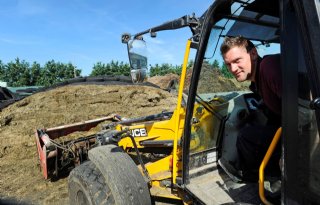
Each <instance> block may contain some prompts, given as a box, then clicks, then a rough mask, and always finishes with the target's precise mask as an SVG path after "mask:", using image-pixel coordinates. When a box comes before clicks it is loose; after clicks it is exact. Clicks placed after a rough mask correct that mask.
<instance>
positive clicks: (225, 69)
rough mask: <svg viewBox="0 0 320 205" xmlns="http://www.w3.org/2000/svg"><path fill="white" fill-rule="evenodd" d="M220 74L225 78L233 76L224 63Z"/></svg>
mask: <svg viewBox="0 0 320 205" xmlns="http://www.w3.org/2000/svg"><path fill="white" fill-rule="evenodd" d="M221 73H222V75H223V76H224V77H226V78H233V75H232V74H231V73H230V71H229V69H228V67H227V65H226V64H225V63H223V64H222V67H221Z"/></svg>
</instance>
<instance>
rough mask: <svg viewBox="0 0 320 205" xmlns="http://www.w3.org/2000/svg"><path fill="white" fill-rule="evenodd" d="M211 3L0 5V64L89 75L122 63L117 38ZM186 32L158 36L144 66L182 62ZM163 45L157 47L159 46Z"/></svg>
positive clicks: (27, 0) (74, 0)
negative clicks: (50, 65) (52, 64)
mask: <svg viewBox="0 0 320 205" xmlns="http://www.w3.org/2000/svg"><path fill="white" fill-rule="evenodd" d="M212 2H213V0H201V1H191V0H185V1H181V0H158V1H150V0H136V1H129V0H123V1H115V0H114V1H110V0H109V1H107V0H104V1H103V0H91V1H90V0H67V1H66V0H0V25H1V27H0V60H1V61H2V63H5V64H6V63H8V62H11V61H14V60H15V59H16V58H17V57H18V58H19V59H20V60H25V61H26V62H28V63H30V64H32V63H33V62H34V61H36V62H37V63H40V65H42V66H43V65H44V64H45V63H46V62H48V61H50V60H55V61H56V62H61V63H72V64H73V65H75V66H76V67H77V68H78V69H81V70H82V73H81V74H82V76H86V75H89V74H90V73H91V71H92V67H93V66H94V64H96V63H97V62H102V63H110V62H111V60H114V61H119V62H121V61H123V62H125V63H128V56H127V50H126V46H125V44H122V43H121V34H122V33H125V32H129V33H131V34H135V33H138V32H140V31H143V30H146V29H148V28H150V27H153V26H157V25H159V24H162V23H164V22H166V21H169V20H172V19H176V18H179V17H181V16H184V15H187V14H188V15H190V14H192V13H195V14H196V16H201V15H202V14H203V12H205V10H206V9H207V8H208V7H209V6H210V5H211V4H212ZM190 34H191V32H190V30H189V29H188V28H184V29H180V30H177V31H165V32H160V33H158V37H157V38H156V39H151V40H152V41H153V43H154V44H156V45H158V46H155V47H153V49H152V52H151V53H150V54H151V56H150V54H149V56H148V57H149V64H152V65H154V64H155V63H159V64H161V63H171V64H176V65H180V64H182V61H183V55H184V49H185V44H186V40H187V38H189V37H190ZM164 44H165V45H169V46H166V47H161V45H164Z"/></svg>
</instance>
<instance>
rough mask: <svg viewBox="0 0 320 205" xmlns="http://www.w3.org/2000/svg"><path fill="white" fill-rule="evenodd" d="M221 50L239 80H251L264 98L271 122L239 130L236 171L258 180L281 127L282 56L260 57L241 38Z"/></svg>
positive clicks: (230, 40) (227, 41)
mask: <svg viewBox="0 0 320 205" xmlns="http://www.w3.org/2000/svg"><path fill="white" fill-rule="evenodd" d="M220 51H221V54H222V57H223V59H224V62H225V64H226V66H227V67H228V69H229V71H230V72H231V73H232V74H233V76H234V77H235V78H236V79H237V81H238V82H243V81H251V85H250V89H251V90H252V91H253V92H254V93H256V94H258V95H259V96H260V97H261V98H262V100H263V102H264V105H265V108H264V111H265V114H266V116H267V117H268V123H267V124H266V125H259V124H255V122H249V123H248V124H247V125H246V126H245V127H244V128H242V129H241V130H240V132H239V135H238V139H237V143H236V145H237V150H238V155H239V159H240V164H239V167H237V169H240V170H242V173H243V177H244V178H245V179H246V178H247V179H253V180H256V178H257V176H258V170H259V166H260V163H261V161H262V159H263V157H264V155H265V154H266V151H267V149H268V147H269V145H270V143H271V141H272V139H273V136H274V134H275V132H276V130H277V129H278V128H279V127H280V126H281V90H282V82H281V69H280V55H279V54H278V55H268V56H265V57H263V58H261V57H260V56H259V55H258V53H257V49H256V48H255V46H254V45H253V43H252V42H251V41H249V40H247V39H245V38H243V37H241V36H240V37H226V38H225V40H224V42H223V43H222V45H221V48H220ZM279 148H280V146H278V147H277V153H276V154H274V155H273V157H272V158H271V160H270V164H271V165H275V164H278V162H279V157H280V150H279ZM269 167H270V166H269ZM277 167H278V168H279V166H277Z"/></svg>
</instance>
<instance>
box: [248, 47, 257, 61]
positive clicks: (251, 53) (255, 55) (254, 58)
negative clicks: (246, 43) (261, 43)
mask: <svg viewBox="0 0 320 205" xmlns="http://www.w3.org/2000/svg"><path fill="white" fill-rule="evenodd" d="M250 57H251V59H252V60H257V58H258V52H257V49H256V48H252V49H251V51H250Z"/></svg>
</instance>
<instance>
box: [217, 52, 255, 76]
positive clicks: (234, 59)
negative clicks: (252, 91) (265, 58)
mask: <svg viewBox="0 0 320 205" xmlns="http://www.w3.org/2000/svg"><path fill="white" fill-rule="evenodd" d="M256 58H257V52H256V49H255V48H253V49H252V50H251V51H250V52H247V50H246V48H244V47H238V46H236V47H233V48H231V49H230V50H229V51H228V52H226V53H225V54H224V55H223V59H224V62H225V64H226V66H227V67H228V69H229V71H230V72H231V73H232V74H233V76H234V77H235V78H236V79H237V81H239V82H243V81H246V80H251V81H253V80H254V73H253V71H254V69H255V68H254V66H255V65H254V60H256Z"/></svg>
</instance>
